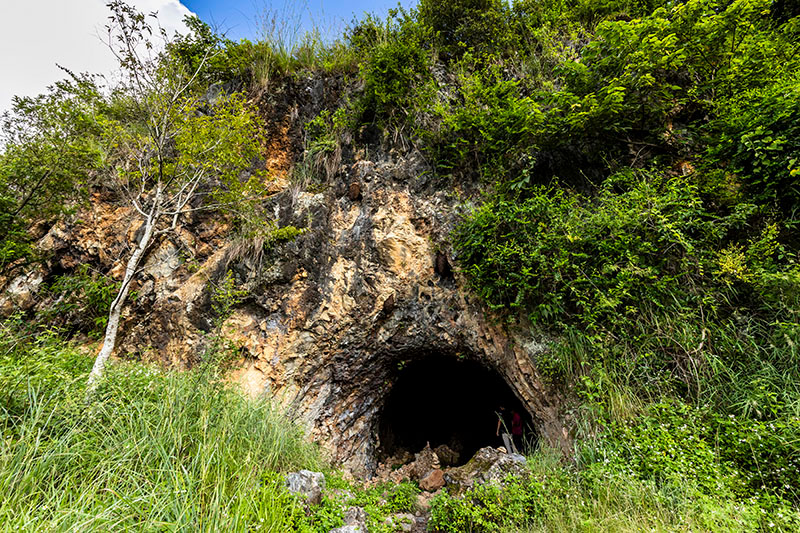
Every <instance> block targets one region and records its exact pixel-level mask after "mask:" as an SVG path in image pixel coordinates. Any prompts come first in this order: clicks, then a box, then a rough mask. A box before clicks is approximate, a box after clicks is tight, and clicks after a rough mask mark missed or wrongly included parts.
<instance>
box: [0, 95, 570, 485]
mask: <svg viewBox="0 0 800 533" xmlns="http://www.w3.org/2000/svg"><path fill="white" fill-rule="evenodd" d="M305 83H306V84H307V85H306V86H305V87H303V86H302V83H300V82H298V83H297V84H296V85H297V86H296V87H294V89H293V92H292V94H293V96H292V97H291V98H289V97H287V98H285V99H283V100H280V99H278V100H277V101H273V102H266V103H263V102H262V108H263V109H264V116H265V120H267V121H272V122H273V123H274V124H276V127H275V128H273V129H274V130H275V131H276V133H275V135H274V136H273V139H272V142H271V144H270V150H271V153H270V154H267V158H268V160H267V163H266V164H267V166H268V167H269V166H271V167H272V168H271V170H272V171H273V175H274V176H277V179H276V180H275V181H274V182H273V184H272V186H273V187H274V191H275V194H274V196H273V197H272V198H271V200H270V204H269V206H268V210H269V212H271V213H274V215H275V218H276V220H277V221H278V223H279V225H280V226H286V225H294V226H297V227H299V228H306V231H305V232H304V233H303V234H301V235H300V236H299V237H297V238H296V239H294V240H293V241H291V242H288V243H283V244H279V245H276V246H275V247H273V248H271V249H267V250H266V251H265V250H264V247H263V244H262V243H258V242H256V243H247V242H244V243H243V242H241V241H238V242H234V241H233V240H231V239H230V238H229V236H228V233H229V225H228V224H227V222H226V220H225V219H224V218H223V219H220V218H218V217H217V218H215V217H213V216H211V215H203V216H195V217H194V218H193V219H191V220H189V221H187V223H186V224H185V225H184V226H183V227H182V228H181V230H180V231H179V233H178V235H177V236H175V237H174V238H172V239H165V240H163V241H162V242H160V243H157V244H156V245H155V246H153V247H152V249H151V250H150V251H149V254H148V258H147V261H146V263H145V265H144V267H143V268H142V271H141V272H140V274H139V275H138V277H137V283H136V287H134V289H135V290H136V291H137V299H136V301H135V303H133V304H131V305H130V306H129V309H128V310H127V312H126V314H125V317H124V326H123V330H122V336H121V340H120V343H119V347H118V352H119V353H120V354H125V355H126V356H131V357H146V358H151V359H158V360H162V361H166V362H168V363H170V364H172V365H175V366H187V365H191V364H192V362H193V361H194V360H195V358H196V355H197V353H198V351H199V350H200V349H201V346H202V345H203V343H204V342H205V340H204V339H205V338H206V332H207V331H208V330H209V328H210V323H211V322H210V321H211V318H212V313H211V308H210V303H209V294H210V291H211V287H212V285H213V282H214V281H215V280H217V279H218V278H219V277H220V276H221V275H222V274H223V273H224V272H225V271H226V270H228V269H230V270H231V271H232V272H233V273H234V275H235V279H236V280H237V283H238V285H239V286H241V287H243V288H246V290H247V293H248V297H247V298H246V299H245V301H244V302H243V303H242V305H240V306H238V307H237V309H236V310H235V312H234V313H233V315H232V316H231V317H230V319H228V320H227V322H226V323H225V325H224V328H223V330H224V333H225V335H226V336H227V337H228V338H230V339H231V340H232V341H233V342H235V343H236V345H237V346H239V347H240V353H241V360H240V362H239V365H238V369H237V370H236V371H234V373H233V376H232V379H234V380H235V381H237V382H239V383H241V384H242V385H243V386H244V387H245V389H246V390H247V391H248V392H250V393H252V394H262V393H266V394H268V395H270V396H271V397H274V398H276V399H277V400H279V401H280V403H282V404H283V405H284V406H286V407H287V408H288V409H289V412H290V413H291V414H292V415H293V416H295V417H296V418H297V419H298V420H299V421H301V422H302V423H303V424H304V425H305V426H306V427H307V428H308V430H309V433H310V435H311V436H312V438H313V439H315V440H317V441H319V442H320V443H322V444H323V445H324V446H325V447H326V448H327V449H329V450H330V452H331V455H332V457H333V459H334V460H336V461H338V462H340V463H341V464H343V465H344V466H345V467H347V468H348V469H349V470H351V471H352V472H353V473H357V474H369V473H371V472H373V471H374V469H375V467H376V461H377V456H378V449H379V446H380V438H379V432H378V427H379V424H380V418H381V416H382V408H383V406H384V402H385V399H386V396H387V394H388V392H389V391H390V390H391V388H392V386H393V384H394V383H395V382H396V381H397V380H398V379H399V378H400V377H401V375H402V372H403V368H404V367H405V365H407V364H408V363H411V362H414V361H419V360H423V359H425V358H427V357H432V356H437V357H441V356H446V357H452V358H460V359H467V360H474V361H478V362H480V363H481V364H482V365H484V366H485V367H486V368H487V369H488V370H491V371H494V372H496V373H497V374H499V376H501V377H502V379H503V380H504V381H505V383H506V384H507V385H508V387H509V389H510V390H511V391H512V392H513V394H514V395H515V396H516V398H518V399H519V400H520V401H521V403H522V405H524V407H525V409H526V410H527V411H528V414H529V415H530V417H531V419H532V420H533V422H534V424H535V426H536V430H537V432H538V434H539V436H540V438H541V439H543V440H544V441H545V442H548V443H549V444H551V445H554V446H557V447H560V448H562V449H564V450H565V451H567V450H568V446H569V437H568V432H567V429H566V427H567V420H566V418H565V414H564V409H563V405H562V402H561V399H560V397H559V395H558V394H557V393H556V392H555V391H554V390H551V389H549V388H548V387H547V386H546V385H545V382H544V381H543V380H542V378H541V376H540V375H539V373H538V372H537V369H536V367H535V363H534V361H535V359H536V355H537V353H539V352H541V351H542V350H544V349H545V346H546V344H545V343H544V342H543V340H542V339H537V338H534V337H532V336H531V335H530V334H529V333H527V332H526V331H527V330H526V329H525V328H521V327H511V326H508V325H506V324H504V323H503V322H502V321H499V320H498V319H497V318H496V317H493V316H492V315H491V313H490V312H489V311H488V310H487V308H486V307H485V306H483V305H481V304H480V302H478V301H477V300H475V299H474V298H472V297H471V296H470V294H469V292H468V290H467V289H466V284H465V280H464V279H463V277H462V276H461V275H460V273H459V271H458V268H457V257H455V256H454V253H453V251H452V249H451V248H450V246H449V233H450V231H451V230H452V229H453V227H454V225H455V224H456V223H457V221H458V217H459V213H460V212H462V210H463V209H465V207H464V206H465V205H468V203H469V198H470V196H472V195H475V194H476V193H477V191H458V190H455V189H453V188H452V187H451V186H446V187H445V186H442V185H441V184H440V183H438V182H434V181H432V180H431V179H430V177H429V176H430V173H429V169H428V168H427V166H426V163H425V161H424V158H423V157H422V156H421V155H420V154H419V153H418V152H416V151H414V150H413V149H405V150H402V149H399V148H398V147H394V148H391V147H389V146H387V144H388V143H375V144H374V145H373V146H371V147H370V150H369V151H368V152H367V153H369V154H370V156H369V157H367V156H365V155H364V153H365V152H363V151H362V152H356V151H355V150H352V149H351V150H346V151H345V154H344V155H343V159H342V162H341V163H340V164H338V165H336V166H335V168H334V169H333V170H334V172H333V175H332V176H331V177H330V178H328V179H327V181H326V182H325V183H323V184H322V185H321V186H317V187H314V188H311V189H312V190H304V189H308V188H304V187H301V186H299V185H297V184H292V183H290V182H289V180H287V179H286V173H285V171H286V170H287V168H288V166H289V165H290V164H291V161H293V160H296V159H297V158H298V157H300V156H301V154H300V149H299V146H301V145H302V143H301V142H300V141H298V139H301V138H302V137H301V125H302V123H303V119H304V118H306V119H307V118H308V117H309V116H313V114H314V113H315V108H318V107H319V106H320V105H322V103H321V102H322V101H323V100H324V97H323V96H321V94H322V88H321V83H322V82H320V81H319V80H316V81H315V80H306V82H305ZM292 98H294V100H293V99H292ZM276 102H277V103H276ZM304 106H306V107H307V109H306V107H304ZM131 220H132V218H131V214H130V213H129V211H128V210H127V209H126V208H125V207H121V206H120V205H119V204H118V203H117V202H115V199H114V197H113V194H111V193H109V192H107V191H97V192H96V193H95V194H94V195H93V196H92V199H91V202H90V204H89V206H88V207H87V208H85V209H84V210H83V211H82V212H80V213H79V214H78V215H77V216H76V217H75V218H74V219H72V220H70V221H65V222H59V223H58V224H56V225H54V226H53V227H51V228H49V230H47V231H46V233H44V235H43V236H42V238H41V239H40V240H39V247H40V248H41V249H42V250H43V251H45V252H46V253H47V254H48V261H47V262H46V264H45V266H44V267H42V268H39V269H36V270H34V271H30V272H26V273H24V274H23V275H20V276H17V277H16V278H15V279H12V280H7V282H6V286H5V289H4V291H5V292H4V295H3V297H2V302H0V303H1V304H2V307H3V309H4V312H5V313H8V312H10V311H11V310H14V309H33V308H35V307H36V306H37V305H38V306H42V305H47V302H46V300H44V299H43V298H41V297H40V296H37V288H38V287H39V286H41V285H42V284H43V283H44V281H45V280H47V279H52V277H53V276H54V275H55V274H57V273H62V272H69V271H70V270H71V269H74V268H75V266H76V265H78V264H81V263H90V264H92V265H94V266H95V267H96V268H97V269H99V270H102V271H105V272H108V273H109V274H110V275H111V276H119V274H120V269H121V268H122V265H123V261H124V257H125V250H126V246H127V243H129V242H131V240H132V238H135V233H136V230H137V227H136V225H135V224H133V223H132V222H131ZM447 380H448V376H446V375H445V376H441V381H442V386H443V387H444V386H448V387H456V388H457V387H458V383H448V381H447ZM420 394H425V391H420ZM474 394H481V391H474ZM487 401H488V400H487ZM412 451H414V450H412Z"/></svg>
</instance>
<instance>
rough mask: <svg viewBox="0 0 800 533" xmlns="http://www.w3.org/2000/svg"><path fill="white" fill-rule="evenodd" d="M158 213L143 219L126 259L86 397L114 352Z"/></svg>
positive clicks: (93, 389) (92, 389)
mask: <svg viewBox="0 0 800 533" xmlns="http://www.w3.org/2000/svg"><path fill="white" fill-rule="evenodd" d="M159 216H160V213H159V212H158V211H157V210H156V209H154V210H153V211H152V212H150V214H149V215H148V217H147V219H145V228H144V234H143V235H142V239H141V240H140V241H139V243H138V244H137V245H136V248H135V249H134V250H133V253H132V254H131V256H130V258H129V259H128V266H127V267H126V268H125V276H124V277H123V279H122V285H121V286H120V288H119V292H118V293H117V297H116V298H114V301H113V302H112V303H111V308H110V309H109V311H108V323H107V324H106V334H105V337H104V338H103V347H102V348H101V349H100V353H99V354H97V359H95V360H94V366H93V367H92V372H91V373H90V374H89V382H88V383H87V386H86V397H87V399H89V398H91V396H92V395H93V394H94V391H95V390H96V389H97V386H98V385H99V383H100V380H101V378H102V377H103V373H104V372H105V368H106V362H107V361H108V358H109V357H110V356H111V353H112V352H113V351H114V346H115V345H116V342H117V330H118V329H119V319H120V315H121V314H122V309H123V307H124V305H125V300H126V299H127V297H128V291H129V289H130V286H131V281H133V276H134V275H135V274H136V268H137V267H138V266H139V261H140V260H141V259H142V256H143V255H144V252H145V250H146V249H147V246H148V245H149V244H150V240H151V239H152V238H153V231H154V229H155V227H156V222H158V218H159Z"/></svg>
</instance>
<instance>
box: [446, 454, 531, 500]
mask: <svg viewBox="0 0 800 533" xmlns="http://www.w3.org/2000/svg"><path fill="white" fill-rule="evenodd" d="M528 472H529V471H528V467H527V464H526V460H525V457H523V456H522V455H519V454H516V453H512V454H509V453H503V452H501V451H498V450H497V449H495V448H491V447H486V448H481V449H480V450H478V451H477V453H476V454H475V455H474V456H473V457H472V459H470V460H469V462H468V463H467V464H465V465H464V466H460V467H457V468H451V469H450V470H448V472H447V474H445V476H444V478H445V482H446V483H447V486H448V488H450V490H451V491H452V492H453V493H454V494H458V493H460V492H462V491H464V490H466V489H468V488H471V487H473V486H475V485H480V484H483V483H497V484H503V482H504V480H505V479H506V477H507V476H508V475H512V476H515V477H525V476H527V474H528Z"/></svg>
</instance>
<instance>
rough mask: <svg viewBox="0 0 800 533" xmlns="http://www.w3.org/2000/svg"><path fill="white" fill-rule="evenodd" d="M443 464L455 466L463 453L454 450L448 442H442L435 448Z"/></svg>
mask: <svg viewBox="0 0 800 533" xmlns="http://www.w3.org/2000/svg"><path fill="white" fill-rule="evenodd" d="M433 451H434V452H435V453H436V456H437V457H438V458H439V461H441V463H442V465H443V466H455V465H457V464H458V461H459V459H461V454H460V453H458V452H457V451H455V450H453V449H452V448H450V446H448V445H447V444H440V445H439V446H437V447H436V448H434V449H433Z"/></svg>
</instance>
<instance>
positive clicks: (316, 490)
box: [286, 470, 325, 505]
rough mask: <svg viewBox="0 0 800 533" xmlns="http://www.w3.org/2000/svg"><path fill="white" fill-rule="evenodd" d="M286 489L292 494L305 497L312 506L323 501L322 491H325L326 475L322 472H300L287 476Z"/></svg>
mask: <svg viewBox="0 0 800 533" xmlns="http://www.w3.org/2000/svg"><path fill="white" fill-rule="evenodd" d="M286 488H288V489H289V492H291V493H292V494H299V495H301V496H305V498H306V501H308V503H309V504H311V505H317V504H319V503H320V502H321V501H322V491H323V490H325V475H324V474H323V473H322V472H312V471H310V470H300V471H299V472H292V473H291V474H288V475H287V476H286Z"/></svg>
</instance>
